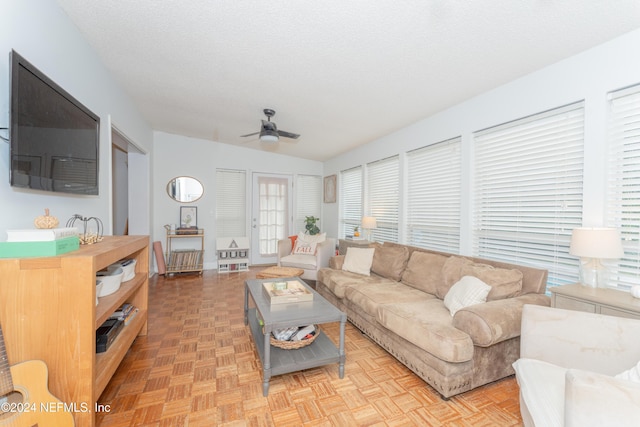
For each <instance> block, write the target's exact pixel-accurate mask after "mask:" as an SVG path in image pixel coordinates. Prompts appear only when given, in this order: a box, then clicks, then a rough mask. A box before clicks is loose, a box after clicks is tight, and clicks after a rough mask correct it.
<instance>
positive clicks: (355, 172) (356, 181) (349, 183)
mask: <svg viewBox="0 0 640 427" xmlns="http://www.w3.org/2000/svg"><path fill="white" fill-rule="evenodd" d="M339 185H340V191H339V196H340V237H346V236H353V228H354V227H359V226H360V221H361V220H362V167H361V166H358V167H356V168H352V169H347V170H344V171H342V172H340V184H339Z"/></svg>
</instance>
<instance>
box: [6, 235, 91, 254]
mask: <svg viewBox="0 0 640 427" xmlns="http://www.w3.org/2000/svg"><path fill="white" fill-rule="evenodd" d="M78 248H80V239H79V238H78V236H72V237H65V238H64V239H58V240H52V241H48V242H0V258H27V257H42V256H54V255H62V254H66V253H67V252H71V251H75V250H77V249H78Z"/></svg>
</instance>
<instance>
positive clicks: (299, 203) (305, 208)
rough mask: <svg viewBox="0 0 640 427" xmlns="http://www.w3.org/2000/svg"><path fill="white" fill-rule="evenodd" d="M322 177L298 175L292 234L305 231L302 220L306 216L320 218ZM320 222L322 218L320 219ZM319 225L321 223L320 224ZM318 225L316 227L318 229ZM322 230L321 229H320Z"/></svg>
mask: <svg viewBox="0 0 640 427" xmlns="http://www.w3.org/2000/svg"><path fill="white" fill-rule="evenodd" d="M321 201H322V177H321V176H316V175H298V177H297V179H296V217H295V225H294V227H295V228H294V231H295V233H294V234H297V233H298V232H300V231H305V228H304V226H305V222H304V219H305V217H307V216H314V217H316V218H320V213H321V212H322V206H321ZM320 221H322V218H321V219H320ZM320 223H321V222H320ZM320 223H319V224H318V226H319V227H320ZM320 229H321V230H322V227H320Z"/></svg>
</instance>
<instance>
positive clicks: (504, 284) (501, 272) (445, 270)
mask: <svg viewBox="0 0 640 427" xmlns="http://www.w3.org/2000/svg"><path fill="white" fill-rule="evenodd" d="M442 275H443V279H444V280H443V281H442V283H441V284H439V285H438V287H437V295H438V298H442V299H444V297H445V295H446V294H447V292H449V289H450V288H451V286H453V285H454V284H455V283H456V282H458V281H459V280H460V279H461V278H462V277H463V276H473V277H477V278H478V279H480V280H482V281H483V282H485V283H486V284H487V285H489V286H491V291H490V292H489V295H487V301H495V300H499V299H505V298H511V297H514V296H518V295H520V291H521V290H522V272H521V271H520V270H516V269H506V268H496V267H493V266H491V265H489V264H482V263H474V262H473V261H471V260H470V259H467V258H463V257H458V256H451V257H449V258H448V259H447V260H446V261H445V263H444V265H443V266H442Z"/></svg>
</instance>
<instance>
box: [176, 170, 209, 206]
mask: <svg viewBox="0 0 640 427" xmlns="http://www.w3.org/2000/svg"><path fill="white" fill-rule="evenodd" d="M202 193H204V187H203V186H202V184H201V183H200V181H198V180H197V179H195V178H192V177H190V176H178V177H176V178H173V179H172V180H171V181H169V183H168V184H167V194H169V197H171V198H172V199H173V200H175V201H176V202H180V203H189V202H195V201H196V200H198V199H199V198H200V197H202Z"/></svg>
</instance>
